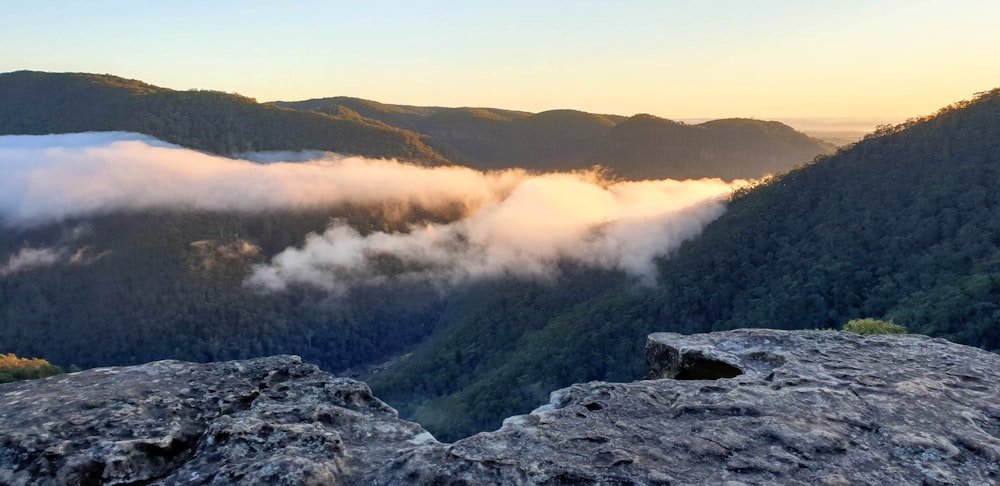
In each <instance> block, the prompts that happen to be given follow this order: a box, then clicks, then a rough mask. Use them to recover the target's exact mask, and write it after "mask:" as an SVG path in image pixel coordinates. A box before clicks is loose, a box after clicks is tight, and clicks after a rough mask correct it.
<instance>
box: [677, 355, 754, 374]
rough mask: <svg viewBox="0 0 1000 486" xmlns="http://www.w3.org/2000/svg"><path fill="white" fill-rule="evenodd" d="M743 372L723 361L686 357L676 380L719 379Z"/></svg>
mask: <svg viewBox="0 0 1000 486" xmlns="http://www.w3.org/2000/svg"><path fill="white" fill-rule="evenodd" d="M742 374H743V370H741V369H739V368H737V367H735V366H733V365H731V364H729V363H723V362H722V361H716V360H714V359H706V358H702V357H700V356H691V357H687V356H685V357H684V361H683V363H682V364H681V369H680V372H679V373H677V376H674V379H675V380H718V379H720V378H733V377H735V376H739V375H742Z"/></svg>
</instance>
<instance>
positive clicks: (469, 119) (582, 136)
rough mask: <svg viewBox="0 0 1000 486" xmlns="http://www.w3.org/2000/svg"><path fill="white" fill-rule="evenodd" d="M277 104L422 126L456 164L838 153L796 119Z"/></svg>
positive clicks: (678, 163) (681, 170)
mask: <svg viewBox="0 0 1000 486" xmlns="http://www.w3.org/2000/svg"><path fill="white" fill-rule="evenodd" d="M275 104H276V105H278V106H283V107H288V108H296V109H300V110H308V111H315V112H320V113H326V114H332V115H343V114H345V113H356V114H357V115H359V116H361V117H364V118H368V119H372V120H378V121H380V122H383V123H386V124H388V125H392V126H396V127H400V128H404V129H407V130H412V131H415V132H419V133H422V134H425V135H427V136H429V137H431V139H433V140H434V141H435V142H436V143H437V145H436V146H440V147H442V150H444V151H445V153H446V154H448V155H449V156H450V157H451V158H453V159H454V160H457V161H461V162H463V163H465V164H467V165H469V166H471V167H476V168H480V169H498V168H509V167H523V168H528V169H534V170H569V169H581V168H588V167H591V166H593V165H601V166H604V167H606V168H608V169H610V170H611V171H612V172H614V173H615V174H617V175H619V176H622V177H625V178H628V179H663V178H668V177H669V178H692V177H722V178H725V179H739V178H759V177H762V176H764V175H767V174H772V173H775V172H779V171H783V170H788V169H791V168H792V167H793V166H795V165H797V164H801V163H804V162H808V161H809V160H812V159H813V158H814V157H815V156H817V155H820V154H825V153H830V152H832V151H833V146H832V145H830V144H828V143H826V142H823V141H820V140H817V139H814V138H811V137H809V136H807V135H805V134H803V133H800V132H797V131H795V130H794V129H792V128H791V127H789V126H787V125H784V124H781V123H779V122H768V121H761V120H749V119H728V120H716V121H712V122H707V123H702V124H699V125H686V124H683V123H678V122H673V121H670V120H665V119H662V118H657V117H654V116H651V115H636V116H633V117H630V118H626V117H623V116H618V115H598V114H592V113H585V112H582V111H575V110H552V111H545V112H542V113H525V112H519V111H510V110H500V109H495V108H441V107H420V106H404V105H387V104H382V103H377V102H374V101H368V100H362V99H357V98H346V97H336V98H323V99H315V100H307V101H298V102H276V103H275Z"/></svg>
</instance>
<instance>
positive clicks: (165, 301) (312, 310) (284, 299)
mask: <svg viewBox="0 0 1000 486" xmlns="http://www.w3.org/2000/svg"><path fill="white" fill-rule="evenodd" d="M331 217H337V218H340V219H344V220H346V221H348V222H350V223H351V224H352V225H353V226H355V227H357V228H360V229H361V230H363V231H371V230H372V229H374V228H379V229H381V228H382V227H383V224H385V223H384V221H383V219H384V218H382V217H381V216H380V215H378V214H377V213H373V212H372V211H369V210H367V209H365V208H352V207H337V208H323V209H314V210H308V211H297V212H291V211H275V212H269V213H262V214H240V213H189V212H188V213H180V212H171V211H146V212H143V213H116V214H110V215H105V216H99V217H94V218H90V219H87V220H80V221H68V222H65V223H62V224H53V225H49V226H46V227H39V228H33V229H22V230H17V229H12V228H5V229H4V232H3V233H2V234H0V255H3V256H4V258H6V255H11V254H14V253H16V252H17V251H18V249H20V248H23V247H26V246H27V247H36V248H37V247H66V248H69V249H70V250H71V251H76V250H77V249H81V248H85V249H87V250H86V251H87V253H88V254H90V255H91V256H92V258H91V260H92V261H90V262H89V263H87V264H71V263H61V264H57V265H53V266H49V267H39V268H34V269H30V270H25V271H22V272H18V273H13V274H10V275H6V276H3V277H0V303H2V304H0V349H5V350H10V351H13V352H15V353H17V354H18V355H22V356H23V355H28V356H45V357H46V358H47V359H50V360H52V361H53V362H55V363H60V364H71V363H72V364H76V365H79V366H83V367H91V366H101V365H123V364H136V363H144V362H148V361H152V360H159V359H166V358H173V359H182V360H191V361H215V360H225V359H238V358H247V357H254V356H266V355H273V354H286V353H287V354H298V355H301V356H302V357H303V358H304V359H306V360H307V361H309V362H312V363H316V364H320V365H322V366H324V367H325V368H327V369H330V370H341V369H345V368H349V367H354V366H358V365H362V364H365V363H372V362H377V361H379V360H382V359H384V358H385V357H386V356H390V355H393V354H395V353H399V352H400V351H402V350H404V349H406V348H407V347H408V346H411V345H412V344H413V343H416V342H418V341H420V340H422V339H423V338H424V337H425V336H426V335H427V334H428V333H429V332H430V331H431V330H432V329H433V327H434V326H435V325H436V323H437V321H436V316H437V314H438V313H439V312H440V307H441V303H440V296H439V294H438V293H437V292H436V291H435V290H434V289H427V288H423V287H419V286H406V285H392V284H390V285H387V286H385V287H382V288H377V289H376V288H358V289H355V290H354V291H352V292H350V293H349V294H347V295H345V296H342V297H339V298H331V297H330V296H329V295H328V294H327V293H326V292H323V291H318V290H310V289H294V291H292V292H287V293H279V294H264V295H262V294H258V293H256V292H254V291H252V290H248V289H246V288H244V287H243V286H242V282H243V279H244V278H245V277H247V276H248V275H249V274H250V266H251V265H252V264H254V263H259V262H262V261H264V260H265V259H266V258H269V257H270V256H272V255H273V254H275V253H276V252H278V251H280V250H283V249H285V248H286V247H288V246H292V245H297V244H300V243H301V241H302V238H303V236H304V235H305V234H306V233H308V232H309V231H322V230H323V229H324V228H325V226H326V224H327V222H328V221H329V220H330V218H331ZM414 218H415V220H420V218H421V216H420V215H419V214H415V215H414ZM398 224H399V225H402V224H403V223H398ZM74 228H85V231H83V232H82V233H83V234H82V236H77V237H76V238H75V239H71V238H69V237H68V235H69V234H71V233H73V232H74ZM393 228H396V229H398V226H390V230H391V229H393ZM77 233H80V232H79V231H77ZM244 243H246V244H251V245H255V246H256V247H259V248H260V251H259V252H257V251H245V252H240V251H237V250H239V249H240V248H242V245H243V244H244ZM101 254H103V256H101V257H100V258H94V257H96V256H97V255H101ZM387 295H391V296H392V298H387Z"/></svg>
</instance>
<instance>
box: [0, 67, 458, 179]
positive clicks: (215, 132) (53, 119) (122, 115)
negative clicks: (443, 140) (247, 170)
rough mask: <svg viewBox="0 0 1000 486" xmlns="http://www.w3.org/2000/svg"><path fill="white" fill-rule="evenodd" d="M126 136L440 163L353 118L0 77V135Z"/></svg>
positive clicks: (203, 146) (121, 82) (413, 137)
mask: <svg viewBox="0 0 1000 486" xmlns="http://www.w3.org/2000/svg"><path fill="white" fill-rule="evenodd" d="M114 130H117V131H130V132H139V133H144V134H147V135H152V136H154V137H156V138H159V139H161V140H164V141H167V142H171V143H175V144H178V145H182V146H185V147H190V148H194V149H199V150H204V151H207V152H212V153H216V154H223V155H228V154H233V153H240V152H251V151H264V150H327V151H331V152H338V153H342V154H348V155H365V156H369V157H387V158H390V157H395V158H401V159H406V160H413V161H421V162H429V163H441V162H444V158H443V157H442V156H441V155H440V154H438V153H437V152H435V151H434V150H433V149H432V148H431V147H429V146H427V145H426V144H425V143H424V142H425V140H424V139H423V137H421V136H420V135H418V134H416V133H413V132H410V131H406V130H401V129H398V128H393V127H389V126H387V125H384V124H382V123H376V122H373V121H371V120H364V119H362V118H360V117H357V116H353V117H351V116H336V115H329V114H322V113H312V112H302V111H297V110H290V109H282V108H278V107H276V106H274V105H270V104H260V103H257V102H256V101H255V100H253V99H250V98H246V97H243V96H239V95H235V94H229V93H221V92H217V91H174V90H170V89H166V88H160V87H156V86H152V85H149V84H146V83H143V82H141V81H135V80H130V79H123V78H119V77H115V76H110V75H96V74H78V73H42V72H32V71H17V72H13V73H4V74H0V134H2V135H15V134H16V135H41V134H47V133H73V132H88V131H114Z"/></svg>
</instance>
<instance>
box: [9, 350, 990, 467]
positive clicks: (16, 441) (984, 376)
mask: <svg viewBox="0 0 1000 486" xmlns="http://www.w3.org/2000/svg"><path fill="white" fill-rule="evenodd" d="M647 357H648V358H649V361H650V367H651V370H652V374H651V378H654V379H652V380H648V381H639V382H635V383H629V384H618V383H601V382H592V383H587V384H578V385H573V386H571V387H569V388H565V389H562V390H559V391H556V392H554V393H553V394H552V400H551V403H549V404H548V405H545V406H543V407H540V408H539V409H538V410H536V411H534V412H532V413H531V414H529V415H523V416H518V417H511V418H510V419H508V420H507V421H506V422H505V424H504V426H503V427H502V428H501V429H500V430H498V431H495V432H488V433H482V434H478V435H475V436H473V437H469V438H467V439H463V440H460V441H458V442H456V443H454V444H440V443H437V442H436V441H434V440H433V439H432V438H431V437H430V435H429V434H427V433H426V432H425V431H424V430H423V429H422V428H420V427H419V426H418V425H416V424H413V423H410V422H406V421H403V420H400V419H398V418H397V417H396V414H395V411H393V410H392V409H391V408H390V407H388V406H387V405H385V404H383V403H382V402H380V401H378V400H377V399H375V398H373V397H372V396H371V393H370V391H369V390H368V387H367V386H365V385H364V384H363V383H360V382H356V381H353V380H348V379H343V378H335V377H333V376H331V375H329V374H326V373H323V372H321V371H319V370H318V369H316V368H315V367H312V366H309V365H303V364H301V363H299V361H298V360H297V359H296V358H294V357H287V356H286V357H274V358H264V359H258V360H250V361H242V362H228V363H215V364H205V365H203V364H191V363H180V362H173V361H163V362H157V363H151V364H148V365H144V366H138V367H129V368H105V369H98V370H90V371H86V372H81V373H77V374H74V375H65V376H60V377H53V378H50V379H46V380H39V381H34V382H21V383H14V384H8V385H2V386H0V484H90V483H108V484H247V483H259V484H428V483H430V484H578V483H598V484H664V485H666V484H729V485H731V486H737V485H740V484H827V485H841V484H842V485H853V484H872V485H875V484H879V485H881V484H928V485H930V484H961V485H992V484H1000V387H998V385H1000V383H998V382H1000V377H998V376H1000V356H997V355H995V354H992V353H988V352H985V351H982V350H978V349H975V348H970V347H966V346H960V345H957V344H953V343H949V342H947V341H942V340H937V339H930V338H926V337H921V336H868V337H865V336H857V335H852V334H844V333H836V332H806V331H772V330H740V331H730V332H720V333H711V334H701V335H691V336H682V335H678V334H667V333H658V334H653V335H651V336H650V337H649V342H648V344H647Z"/></svg>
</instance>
